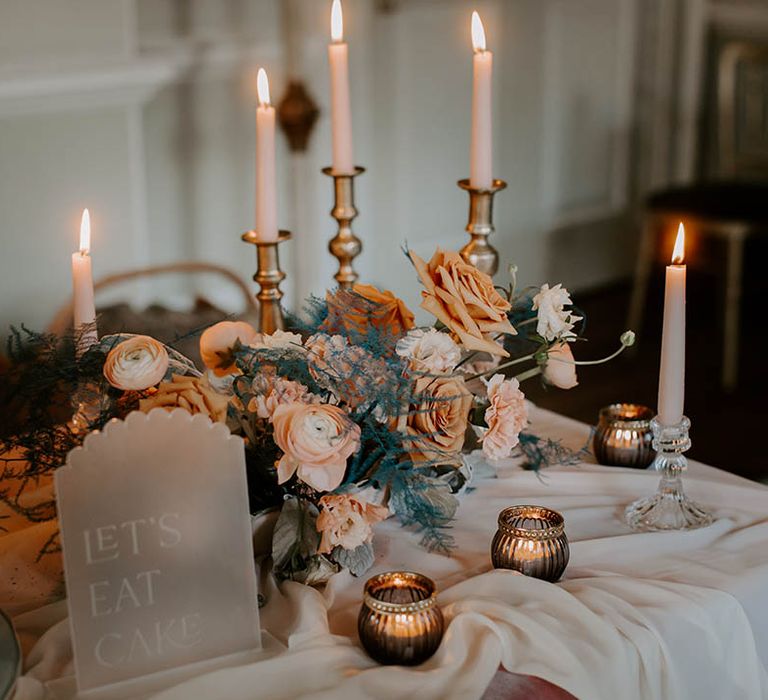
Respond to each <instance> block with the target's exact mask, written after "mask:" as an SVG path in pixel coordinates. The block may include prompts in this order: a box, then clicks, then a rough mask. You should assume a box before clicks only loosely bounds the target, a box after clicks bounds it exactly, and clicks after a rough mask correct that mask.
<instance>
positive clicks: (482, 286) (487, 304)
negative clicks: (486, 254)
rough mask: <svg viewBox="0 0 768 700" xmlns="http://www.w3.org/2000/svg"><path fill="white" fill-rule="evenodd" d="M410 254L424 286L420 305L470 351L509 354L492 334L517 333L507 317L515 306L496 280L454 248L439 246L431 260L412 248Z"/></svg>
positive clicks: (505, 355)
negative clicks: (426, 261) (497, 287)
mask: <svg viewBox="0 0 768 700" xmlns="http://www.w3.org/2000/svg"><path fill="white" fill-rule="evenodd" d="M409 255H410V257H411V260H412V262H413V264H414V266H415V267H416V271H417V272H418V274H419V279H420V280H421V283H422V284H423V285H424V291H422V293H421V296H422V298H423V301H422V302H421V308H422V309H424V310H426V311H429V313H431V314H432V315H433V316H435V318H437V320H438V321H440V322H441V323H443V324H445V326H446V327H447V328H448V329H449V330H450V331H451V333H453V335H454V337H455V338H457V339H458V340H459V341H460V342H461V344H462V345H464V347H465V348H467V349H468V350H479V351H482V352H487V353H490V354H492V355H501V356H502V357H508V353H507V352H506V351H505V350H504V348H502V347H501V346H500V345H499V344H498V343H495V342H494V341H493V339H492V337H493V336H495V335H498V334H499V333H507V334H510V335H515V334H516V333H517V331H516V330H515V329H514V328H513V327H512V324H511V323H510V322H509V318H507V313H508V312H509V311H510V309H511V308H512V305H511V304H510V303H509V301H508V300H507V299H505V298H504V297H503V296H501V294H499V292H498V291H497V289H496V288H495V287H494V286H493V280H492V279H491V278H490V277H489V276H488V275H486V274H485V273H484V272H480V270H478V269H477V268H476V267H474V266H473V265H470V264H469V263H467V262H465V261H464V259H463V258H462V257H461V256H460V255H459V254H458V253H455V252H453V251H442V250H440V249H439V248H438V249H437V251H436V252H435V254H434V255H433V256H432V259H431V260H430V261H429V263H425V262H424V260H422V259H421V258H420V257H419V256H418V255H416V254H415V253H414V252H412V251H411V252H410V253H409Z"/></svg>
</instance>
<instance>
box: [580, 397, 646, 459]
mask: <svg viewBox="0 0 768 700" xmlns="http://www.w3.org/2000/svg"><path fill="white" fill-rule="evenodd" d="M652 418H653V410H652V409H650V408H648V407H647V406H641V405H639V404H635V403H614V404H611V405H610V406H606V407H605V408H602V409H600V418H599V420H598V423H597V430H595V436H594V438H593V440H592V447H593V449H594V451H595V458H596V459H597V461H598V462H599V463H600V464H605V465H608V466H613V467H636V468H638V469H644V468H645V467H647V466H648V465H649V464H650V463H651V462H653V458H654V456H655V454H656V453H655V451H654V449H653V431H652V430H651V419H652Z"/></svg>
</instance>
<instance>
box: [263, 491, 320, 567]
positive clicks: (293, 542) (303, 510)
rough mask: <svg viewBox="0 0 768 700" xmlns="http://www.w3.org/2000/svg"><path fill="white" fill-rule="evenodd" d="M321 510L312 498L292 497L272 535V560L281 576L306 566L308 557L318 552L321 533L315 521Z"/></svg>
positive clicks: (287, 502)
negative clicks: (307, 499) (311, 500)
mask: <svg viewBox="0 0 768 700" xmlns="http://www.w3.org/2000/svg"><path fill="white" fill-rule="evenodd" d="M318 514H319V512H318V510H317V507H316V506H315V505H314V504H313V503H310V502H309V501H302V500H301V499H299V498H289V499H287V500H286V501H284V502H283V509H282V510H281V511H280V515H279V516H278V518H277V522H276V523H275V532H274V534H273V535H272V560H273V562H274V567H275V572H276V573H277V574H278V576H282V577H287V576H291V575H292V573H293V572H295V571H301V570H302V569H304V568H306V566H307V560H308V559H309V558H310V557H313V556H314V555H315V554H316V553H317V548H318V546H319V544H320V533H319V532H318V531H317V527H316V526H315V523H316V522H317V516H318Z"/></svg>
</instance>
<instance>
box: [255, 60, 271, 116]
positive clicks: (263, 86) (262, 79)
mask: <svg viewBox="0 0 768 700" xmlns="http://www.w3.org/2000/svg"><path fill="white" fill-rule="evenodd" d="M256 91H257V92H258V93H259V105H261V106H262V107H266V106H268V105H269V104H270V100H269V79H268V78H267V71H265V70H264V69H263V68H259V74H258V75H257V76H256Z"/></svg>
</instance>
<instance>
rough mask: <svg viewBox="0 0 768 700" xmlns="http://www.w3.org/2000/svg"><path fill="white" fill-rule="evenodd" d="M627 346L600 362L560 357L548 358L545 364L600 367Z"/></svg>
mask: <svg viewBox="0 0 768 700" xmlns="http://www.w3.org/2000/svg"><path fill="white" fill-rule="evenodd" d="M627 347H628V346H627V345H622V346H621V347H620V348H619V349H618V350H617V351H616V352H614V353H612V354H610V355H608V357H604V358H603V359H601V360H563V359H562V358H560V357H549V358H547V362H563V363H565V364H566V365H602V364H604V363H605V362H610V361H611V360H612V359H613V358H614V357H618V356H619V355H621V353H623V352H624V349H625V348H627Z"/></svg>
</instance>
